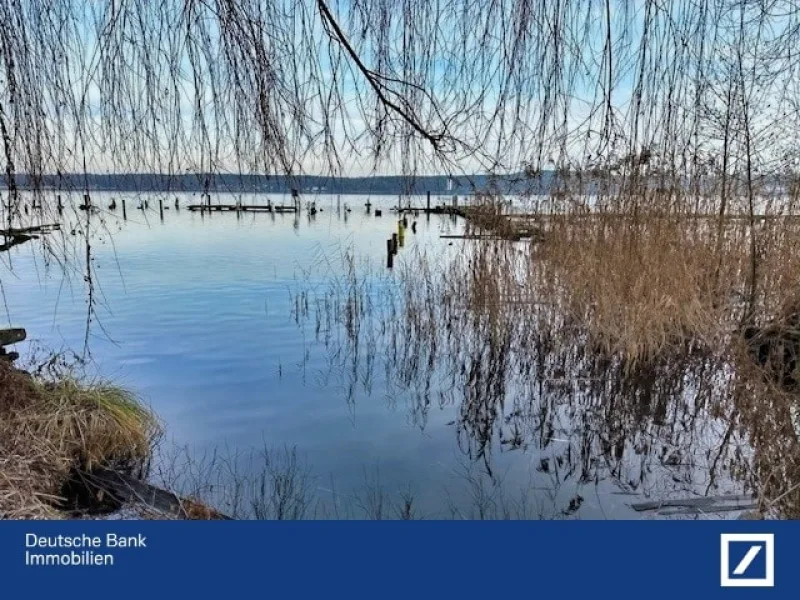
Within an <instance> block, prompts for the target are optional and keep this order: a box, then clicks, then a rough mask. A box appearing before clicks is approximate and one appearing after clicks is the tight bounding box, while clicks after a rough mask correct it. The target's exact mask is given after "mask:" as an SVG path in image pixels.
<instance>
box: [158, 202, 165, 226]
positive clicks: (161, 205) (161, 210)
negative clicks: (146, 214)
mask: <svg viewBox="0 0 800 600" xmlns="http://www.w3.org/2000/svg"><path fill="white" fill-rule="evenodd" d="M158 214H159V215H161V220H162V221H163V220H164V199H163V198H159V199H158Z"/></svg>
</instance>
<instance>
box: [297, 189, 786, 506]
mask: <svg viewBox="0 0 800 600" xmlns="http://www.w3.org/2000/svg"><path fill="white" fill-rule="evenodd" d="M532 203H533V201H532V202H531V204H532ZM536 203H537V204H538V206H537V207H535V208H534V209H533V210H531V209H530V208H529V207H524V208H521V209H518V210H517V212H516V214H514V215H513V216H509V207H508V203H507V202H505V201H503V200H502V199H500V198H491V197H487V198H486V202H485V203H484V204H483V205H480V206H479V207H478V208H477V209H476V210H477V211H479V212H480V213H481V215H482V216H481V218H480V219H478V220H473V221H472V224H471V225H470V227H471V228H472V231H475V232H484V233H485V232H493V233H497V232H498V231H499V232H501V233H503V234H504V235H502V236H496V237H498V238H500V237H506V238H508V237H511V238H512V239H514V236H507V235H505V234H506V233H507V232H508V231H505V230H503V227H506V226H507V223H508V221H509V220H510V219H511V220H513V228H514V229H511V230H510V231H512V232H513V231H514V230H517V231H518V230H519V227H520V223H521V224H522V225H521V226H522V227H524V228H526V229H528V230H530V229H534V228H535V229H536V230H537V231H539V232H541V236H537V237H535V238H531V239H529V240H522V241H516V242H514V241H509V240H508V239H495V240H491V239H485V238H484V239H479V240H475V241H472V240H467V241H465V242H464V246H463V248H462V249H461V250H460V251H459V252H457V253H456V254H455V256H454V257H448V258H446V259H445V258H442V257H439V256H435V255H431V254H429V253H417V254H416V255H414V256H411V255H409V256H408V257H407V258H405V259H404V260H403V261H401V264H400V265H399V266H398V267H396V268H395V272H394V273H393V274H381V273H378V272H376V271H374V270H373V271H369V272H368V271H366V270H362V271H359V270H358V269H356V271H357V272H359V273H361V275H360V276H358V277H356V278H352V279H351V280H350V283H349V284H348V283H347V281H346V278H345V280H341V281H339V282H338V283H337V284H336V285H337V286H340V289H339V291H338V292H337V291H333V289H331V290H329V292H327V293H326V294H325V297H324V300H320V302H319V303H314V302H312V306H315V309H314V310H312V311H311V312H310V314H309V315H307V316H308V319H309V320H313V319H316V321H317V323H319V322H326V323H328V324H329V325H330V326H331V327H332V328H333V330H335V329H336V328H337V326H336V319H334V320H333V324H332V325H331V322H330V319H329V317H327V316H326V315H331V314H334V315H345V314H350V315H352V313H346V312H345V311H344V310H343V307H345V306H346V305H352V304H353V303H354V300H353V298H354V297H358V296H359V295H360V294H366V295H368V296H369V297H370V300H369V305H370V307H371V309H370V311H369V313H368V314H367V313H359V314H358V315H357V318H359V319H361V320H362V322H361V323H360V324H358V325H355V324H354V323H352V322H348V324H347V325H346V327H344V330H345V331H350V332H352V331H371V332H373V333H372V337H371V338H370V344H371V347H372V348H376V347H377V348H385V353H384V354H383V357H382V362H383V365H382V366H383V369H382V370H381V369H380V366H378V367H376V366H375V365H374V364H372V365H370V364H368V363H366V362H365V361H364V360H363V352H362V353H359V352H358V351H357V347H358V345H359V343H363V342H364V339H363V338H361V337H360V336H359V335H348V342H347V344H348V346H349V348H350V350H349V351H348V352H342V351H341V348H342V346H340V345H337V344H336V342H335V339H336V336H335V335H334V336H333V337H331V335H330V334H328V335H327V342H326V343H327V344H328V347H329V349H330V351H329V356H330V357H331V361H332V363H335V366H336V367H337V368H338V369H339V370H340V371H341V372H342V373H349V374H351V385H355V383H354V382H357V381H358V380H359V378H361V377H364V378H367V377H370V378H373V377H374V376H375V372H378V373H381V374H382V375H383V376H384V377H385V380H386V385H387V387H388V388H389V390H390V392H389V393H390V395H395V396H396V397H397V398H398V399H402V401H404V402H406V404H407V407H408V411H409V414H410V417H411V420H412V422H414V423H416V424H417V425H419V426H420V427H424V426H425V423H426V421H427V416H428V414H429V412H430V410H432V409H434V408H435V407H436V406H437V405H439V406H442V405H455V406H458V407H459V418H458V423H457V441H458V444H459V446H460V447H461V449H462V450H463V451H464V453H465V454H466V455H467V456H468V457H469V459H470V460H471V461H473V462H478V463H482V464H483V466H484V470H485V471H486V472H487V473H488V474H489V475H490V476H491V475H492V454H493V453H496V452H502V451H505V450H510V449H519V448H522V449H524V448H530V447H534V448H538V450H539V451H542V450H548V451H549V450H552V451H553V452H554V454H553V455H552V457H551V459H550V460H549V465H550V467H548V468H552V465H554V464H558V465H560V471H561V473H562V474H564V473H567V474H569V475H568V477H572V478H574V479H575V480H576V481H578V482H584V483H585V482H591V481H600V480H606V479H610V480H612V481H614V482H615V483H616V484H617V485H618V486H620V487H621V488H622V489H623V490H625V491H626V492H631V493H637V494H644V495H646V496H650V495H653V496H657V497H658V496H660V497H665V496H666V495H669V494H672V495H675V494H681V493H682V494H684V495H685V494H701V495H714V494H719V493H724V492H729V491H731V490H737V491H741V490H744V491H748V492H751V493H753V494H754V495H755V497H756V498H758V502H759V507H760V510H761V514H763V515H773V516H775V515H778V516H782V517H789V518H797V517H800V493H798V488H799V487H800V442H799V441H798V435H800V426H799V424H798V419H797V407H798V397H797V384H796V381H795V379H794V377H795V374H796V372H797V368H798V367H797V364H796V361H795V354H797V352H798V344H797V340H800V337H798V335H800V328H798V325H800V314H799V313H798V307H800V304H798V297H799V296H798V290H797V283H796V282H797V281H798V280H800V257H798V255H797V253H796V251H795V248H797V247H798V242H800V220H798V219H796V218H794V217H793V216H792V214H791V213H790V212H788V211H787V210H786V203H783V204H781V203H778V202H772V203H770V202H764V203H763V204H764V206H765V208H764V210H763V212H762V213H761V214H760V215H755V214H753V215H748V213H747V212H746V211H741V210H735V207H736V204H735V203H734V202H730V204H729V207H728V212H724V213H723V214H720V211H719V206H718V200H714V199H713V198H701V199H700V200H698V199H697V198H694V197H691V198H690V197H688V196H685V195H680V194H677V193H676V192H669V191H667V192H665V191H663V190H661V191H659V190H654V191H647V192H646V193H643V194H640V195H639V196H638V197H636V198H631V197H628V196H625V195H623V194H621V193H617V194H615V195H613V196H612V195H609V196H607V197H602V196H595V197H592V198H590V199H589V201H587V196H586V195H585V194H584V195H582V196H577V195H576V196H569V195H568V194H561V195H559V196H558V197H551V198H550V199H548V201H547V202H541V201H540V200H539V199H537V200H536ZM781 207H782V208H781ZM359 277H360V278H359ZM342 290H346V292H344V291H342ZM314 315H316V316H314ZM323 329H325V328H323ZM328 331H330V329H328ZM376 332H377V333H376ZM554 439H560V440H562V442H563V441H564V440H568V444H567V445H566V446H563V445H562V446H559V447H558V448H560V449H558V450H557V448H556V445H555V444H554V443H553V440H554Z"/></svg>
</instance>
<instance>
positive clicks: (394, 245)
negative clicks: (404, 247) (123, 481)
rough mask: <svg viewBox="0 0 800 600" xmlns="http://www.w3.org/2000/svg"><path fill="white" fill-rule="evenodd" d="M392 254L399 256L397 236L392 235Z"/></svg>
mask: <svg viewBox="0 0 800 600" xmlns="http://www.w3.org/2000/svg"><path fill="white" fill-rule="evenodd" d="M392 253H393V254H397V234H396V233H393V234H392Z"/></svg>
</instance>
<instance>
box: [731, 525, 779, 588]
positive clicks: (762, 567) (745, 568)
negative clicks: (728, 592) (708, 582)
mask: <svg viewBox="0 0 800 600" xmlns="http://www.w3.org/2000/svg"><path fill="white" fill-rule="evenodd" d="M720 585H721V586H722V587H774V586H775V534H774V533H723V534H722V535H720Z"/></svg>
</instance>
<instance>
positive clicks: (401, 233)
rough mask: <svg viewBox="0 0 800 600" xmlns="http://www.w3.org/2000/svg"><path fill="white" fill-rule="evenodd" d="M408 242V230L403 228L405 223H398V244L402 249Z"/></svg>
mask: <svg viewBox="0 0 800 600" xmlns="http://www.w3.org/2000/svg"><path fill="white" fill-rule="evenodd" d="M405 242H406V228H405V227H404V226H403V221H402V220H400V221H398V222H397V243H398V244H399V245H400V247H401V248H402V247H403V246H405Z"/></svg>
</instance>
